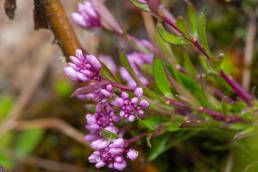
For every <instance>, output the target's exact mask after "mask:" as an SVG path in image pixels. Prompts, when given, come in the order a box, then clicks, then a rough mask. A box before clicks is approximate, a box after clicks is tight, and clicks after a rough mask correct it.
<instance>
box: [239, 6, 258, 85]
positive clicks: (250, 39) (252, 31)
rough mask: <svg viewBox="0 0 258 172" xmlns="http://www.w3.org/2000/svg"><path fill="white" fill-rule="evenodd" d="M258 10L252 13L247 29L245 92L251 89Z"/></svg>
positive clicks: (243, 77)
mask: <svg viewBox="0 0 258 172" xmlns="http://www.w3.org/2000/svg"><path fill="white" fill-rule="evenodd" d="M256 28H257V27H256V10H254V11H252V12H251V14H250V16H249V24H248V28H247V31H246V32H247V34H246V40H245V55H244V71H243V76H242V86H243V87H244V88H245V90H249V89H250V80H251V76H250V75H251V64H252V57H253V51H254V42H255V35H256V32H257V30H256Z"/></svg>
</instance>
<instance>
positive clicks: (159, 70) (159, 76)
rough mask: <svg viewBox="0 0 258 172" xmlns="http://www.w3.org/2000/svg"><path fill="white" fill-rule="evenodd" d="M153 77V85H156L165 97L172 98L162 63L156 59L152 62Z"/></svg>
mask: <svg viewBox="0 0 258 172" xmlns="http://www.w3.org/2000/svg"><path fill="white" fill-rule="evenodd" d="M153 75H154V79H155V83H156V84H157V86H158V88H159V90H160V91H161V92H162V93H163V94H164V95H165V96H172V93H171V90H170V85H169V81H168V79H167V76H166V72H165V69H164V66H163V63H162V61H161V60H160V59H158V58H155V59H154V62H153Z"/></svg>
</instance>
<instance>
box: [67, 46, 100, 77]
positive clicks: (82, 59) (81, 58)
mask: <svg viewBox="0 0 258 172" xmlns="http://www.w3.org/2000/svg"><path fill="white" fill-rule="evenodd" d="M70 60H71V62H69V63H68V65H69V66H68V67H65V68H64V72H65V73H66V75H67V76H68V77H69V78H70V79H71V80H75V81H81V82H88V81H90V80H100V79H101V77H100V76H99V73H100V69H101V64H100V62H99V61H98V60H97V58H96V57H95V56H93V55H84V54H83V52H82V50H80V49H77V50H76V56H70Z"/></svg>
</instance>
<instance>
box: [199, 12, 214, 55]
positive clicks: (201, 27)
mask: <svg viewBox="0 0 258 172" xmlns="http://www.w3.org/2000/svg"><path fill="white" fill-rule="evenodd" d="M199 22H200V24H199V35H200V40H201V44H202V46H203V47H204V49H205V51H206V52H207V53H208V55H209V57H212V54H211V51H210V48H209V45H208V40H207V36H206V19H205V14H204V13H201V15H200V20H199Z"/></svg>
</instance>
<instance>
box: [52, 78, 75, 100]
mask: <svg viewBox="0 0 258 172" xmlns="http://www.w3.org/2000/svg"><path fill="white" fill-rule="evenodd" d="M54 89H55V92H56V94H57V95H58V96H60V97H68V96H70V94H71V93H72V89H73V86H72V84H71V82H67V81H64V80H59V81H56V83H55V87H54Z"/></svg>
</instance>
